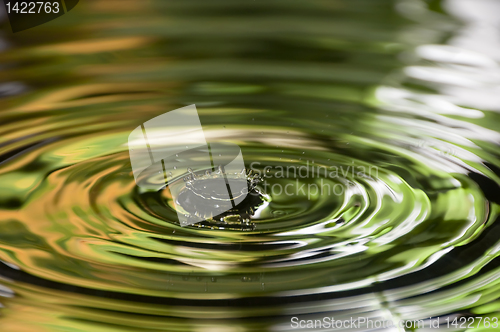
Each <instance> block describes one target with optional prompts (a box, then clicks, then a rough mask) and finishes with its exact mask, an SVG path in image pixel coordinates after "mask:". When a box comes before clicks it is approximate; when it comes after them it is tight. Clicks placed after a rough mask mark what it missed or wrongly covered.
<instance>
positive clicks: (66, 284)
mask: <svg viewBox="0 0 500 332" xmlns="http://www.w3.org/2000/svg"><path fill="white" fill-rule="evenodd" d="M0 10H2V11H1V12H0V26H1V31H0V260H1V261H0V303H1V304H2V307H1V309H0V330H1V331H5V332H11V331H13V332H14V331H15V332H55V331H65V332H66V331H68V332H87V331H99V332H100V331H102V332H118V331H130V332H132V331H134V332H135V331H196V332H198V331H199V332H201V331H203V332H215V331H217V332H246V331H291V330H294V331H301V329H300V328H292V325H291V318H292V317H299V318H300V319H304V320H307V319H322V318H323V317H335V319H349V318H350V317H367V318H371V319H374V320H384V321H387V320H391V321H394V322H398V321H400V320H423V321H425V322H426V324H428V322H429V318H430V317H440V318H441V320H440V322H441V324H442V325H441V328H443V329H446V328H447V327H448V326H447V324H446V319H447V318H448V319H449V322H452V321H453V320H454V319H455V318H457V319H458V322H460V319H462V321H461V322H463V319H464V318H466V319H469V320H468V322H467V324H466V325H462V326H460V324H458V325H456V326H451V325H450V326H449V327H450V329H449V330H451V331H468V330H474V331H481V330H491V329H495V327H494V326H495V325H494V321H495V320H496V321H497V322H498V318H499V316H500V312H499V310H500V295H499V294H500V285H499V283H498V277H499V276H500V258H499V250H500V242H499V238H500V220H499V219H498V215H499V212H500V211H499V204H500V187H499V183H500V179H499V177H500V159H499V157H500V154H499V152H500V149H499V145H500V116H499V111H500V69H499V68H500V67H499V61H500V16H499V15H498V13H499V12H500V1H497V0H427V1H424V0H310V1H299V0H287V1H285V0H247V1H234V0H210V1H204V0H184V1H173V0H172V1H170V0H168V1H166V0H148V1H132V0H120V1H119V0H107V1H103V0H101V1H97V0H84V1H83V0H82V1H80V3H79V4H78V5H77V6H76V7H75V8H74V9H73V10H71V11H70V12H68V13H67V14H65V15H63V16H61V17H59V18H57V19H55V20H53V21H51V22H49V23H46V24H44V25H40V26H37V27H34V28H31V29H29V30H25V31H23V32H18V33H15V34H14V33H12V31H11V28H10V26H9V22H8V19H7V17H6V14H5V11H4V7H2V8H1V9H0ZM191 104H196V106H197V109H198V112H199V115H200V118H201V123H202V124H203V127H204V128H203V129H204V132H205V136H206V138H207V140H209V141H211V142H219V141H220V142H223V141H226V142H232V143H235V144H238V145H239V146H240V147H241V149H242V151H243V156H244V160H245V163H246V164H248V165H247V167H248V166H249V165H250V164H251V163H254V165H257V166H255V167H257V170H262V171H263V170H264V168H265V167H266V166H270V167H271V169H272V171H271V173H273V172H275V170H276V169H277V167H279V166H281V167H288V166H292V167H299V166H302V165H307V166H308V167H310V166H311V165H317V166H323V167H328V168H330V167H344V169H349V167H352V168H354V166H356V167H365V169H369V168H370V167H374V168H376V169H377V170H378V173H377V175H376V176H369V177H364V176H360V175H359V174H357V173H355V172H350V171H348V172H347V173H340V174H339V176H337V177H325V176H324V177H321V176H314V177H309V178H300V179H299V178H283V177H279V176H274V177H273V176H272V174H269V175H270V176H269V178H268V179H267V181H268V182H269V184H270V185H273V184H280V185H282V186H283V185H287V184H291V185H292V186H297V187H300V185H310V184H317V185H320V184H323V183H329V184H331V185H332V186H334V185H336V184H339V185H342V188H345V190H343V191H342V192H341V193H336V194H333V193H329V194H321V193H316V194H313V195H311V193H308V194H302V193H301V192H300V191H298V192H296V194H295V195H285V194H284V193H277V192H272V191H266V189H265V188H260V189H259V190H260V193H261V194H262V197H263V201H264V204H262V205H260V207H259V209H258V213H254V215H253V216H252V218H251V219H252V220H251V224H252V227H246V226H245V227H240V226H241V225H236V226H235V225H229V224H227V225H223V226H220V225H212V224H210V223H205V224H200V225H191V226H189V227H180V226H179V223H178V220H177V216H176V213H175V211H174V209H173V202H172V197H171V196H170V194H169V192H168V191H166V190H163V191H162V190H161V191H159V192H145V191H141V190H139V188H138V187H137V186H136V185H135V182H134V179H133V175H132V169H131V165H130V160H129V153H128V147H127V138H128V135H129V134H130V132H131V131H132V130H133V129H135V128H136V127H137V126H138V125H140V124H142V123H144V122H145V121H147V120H149V119H151V118H153V117H155V116H158V115H160V114H163V113H165V112H168V111H171V110H174V109H176V108H179V107H183V106H186V105H191ZM166 129H168V128H166ZM357 169H358V168H357ZM262 174H265V173H262ZM275 175H277V174H275ZM321 181H323V182H321ZM479 318H481V319H482V321H481V320H480V319H479ZM486 318H487V319H488V320H491V325H489V326H486V325H485V324H484V320H485V319H486ZM471 322H474V324H473V325H472V326H473V327H474V328H471V327H467V326H469V324H470V323H471ZM497 326H498V325H497ZM303 330H304V331H305V330H307V329H303ZM348 330H349V331H351V330H352V331H368V330H370V329H368V328H364V327H359V328H357V329H348ZM371 330H372V331H373V330H377V329H371ZM378 330H380V331H428V330H430V328H429V327H428V326H426V327H424V328H416V329H412V328H403V327H391V328H380V329H378Z"/></svg>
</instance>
